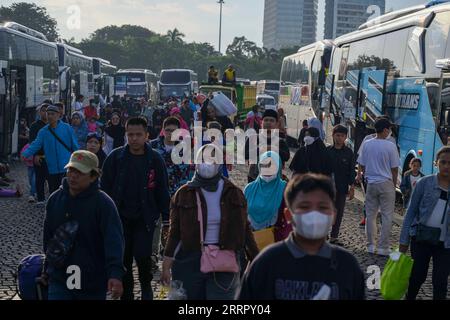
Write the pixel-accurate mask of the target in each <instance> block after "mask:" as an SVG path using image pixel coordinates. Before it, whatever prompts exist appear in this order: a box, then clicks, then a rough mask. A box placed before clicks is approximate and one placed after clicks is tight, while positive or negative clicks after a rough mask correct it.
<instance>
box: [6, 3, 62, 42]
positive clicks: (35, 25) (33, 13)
mask: <svg viewBox="0 0 450 320" xmlns="http://www.w3.org/2000/svg"><path fill="white" fill-rule="evenodd" d="M8 21H14V22H17V23H20V24H22V25H24V26H27V27H28V28H31V29H34V30H36V31H39V32H42V33H43V34H44V35H45V36H46V37H47V39H48V40H49V41H56V39H58V37H59V34H58V28H57V22H56V20H55V19H53V18H52V17H50V15H49V14H48V13H47V9H46V8H44V7H38V6H37V5H36V4H34V3H27V2H17V3H13V4H12V5H11V6H9V7H4V6H1V7H0V23H3V22H8Z"/></svg>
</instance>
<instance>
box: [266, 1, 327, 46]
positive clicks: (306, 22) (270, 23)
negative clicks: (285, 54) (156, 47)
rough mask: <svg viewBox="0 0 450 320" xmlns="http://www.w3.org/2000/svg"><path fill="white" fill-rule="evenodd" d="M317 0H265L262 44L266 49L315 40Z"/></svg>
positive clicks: (300, 44)
mask: <svg viewBox="0 0 450 320" xmlns="http://www.w3.org/2000/svg"><path fill="white" fill-rule="evenodd" d="M318 2H319V0H265V3H264V31H263V45H264V47H265V48H268V49H272V48H273V49H277V50H278V49H281V48H290V47H294V46H305V45H307V44H310V43H313V42H315V41H316V30H317V26H316V25H317V11H318Z"/></svg>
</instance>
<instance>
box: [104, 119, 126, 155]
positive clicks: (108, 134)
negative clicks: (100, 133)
mask: <svg viewBox="0 0 450 320" xmlns="http://www.w3.org/2000/svg"><path fill="white" fill-rule="evenodd" d="M124 145H125V128H124V127H123V126H122V125H121V123H120V114H118V113H117V112H114V113H113V114H112V117H111V121H110V122H109V125H108V126H107V127H106V128H105V149H104V151H105V153H106V155H108V154H110V153H111V151H113V150H114V149H117V148H120V147H123V146H124Z"/></svg>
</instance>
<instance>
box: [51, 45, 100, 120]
mask: <svg viewBox="0 0 450 320" xmlns="http://www.w3.org/2000/svg"><path fill="white" fill-rule="evenodd" d="M56 45H57V47H58V60H59V72H60V75H61V93H60V99H61V100H62V101H63V102H64V104H65V105H66V109H67V110H66V111H67V112H68V113H69V114H71V111H72V110H71V106H72V104H73V102H74V101H75V99H76V97H77V96H79V95H82V96H84V102H85V103H87V102H88V101H89V100H90V99H93V98H94V96H95V81H94V62H93V59H92V58H91V57H88V56H86V55H84V54H83V52H82V51H81V50H80V49H77V48H74V47H72V46H69V45H67V44H64V43H56Z"/></svg>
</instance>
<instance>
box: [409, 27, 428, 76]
mask: <svg viewBox="0 0 450 320" xmlns="http://www.w3.org/2000/svg"><path fill="white" fill-rule="evenodd" d="M425 33H426V29H425V28H421V27H416V28H414V30H413V32H412V33H411V37H410V39H409V41H408V50H409V52H410V54H411V57H412V59H413V62H414V65H415V69H416V71H417V72H420V73H425V71H426V70H425Z"/></svg>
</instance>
